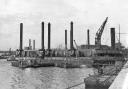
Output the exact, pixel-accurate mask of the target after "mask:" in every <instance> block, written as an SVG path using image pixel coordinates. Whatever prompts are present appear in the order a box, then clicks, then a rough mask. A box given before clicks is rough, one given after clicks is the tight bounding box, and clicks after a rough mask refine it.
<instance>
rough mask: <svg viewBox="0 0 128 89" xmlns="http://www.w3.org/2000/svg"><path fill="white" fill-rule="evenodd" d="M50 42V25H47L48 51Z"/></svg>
mask: <svg viewBox="0 0 128 89" xmlns="http://www.w3.org/2000/svg"><path fill="white" fill-rule="evenodd" d="M50 41H51V24H50V23H48V49H49V50H50V48H51V47H50V45H51V43H50Z"/></svg>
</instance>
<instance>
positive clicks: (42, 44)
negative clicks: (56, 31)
mask: <svg viewBox="0 0 128 89" xmlns="http://www.w3.org/2000/svg"><path fill="white" fill-rule="evenodd" d="M41 24H42V26H41V29H42V36H41V50H44V22H42V23H41Z"/></svg>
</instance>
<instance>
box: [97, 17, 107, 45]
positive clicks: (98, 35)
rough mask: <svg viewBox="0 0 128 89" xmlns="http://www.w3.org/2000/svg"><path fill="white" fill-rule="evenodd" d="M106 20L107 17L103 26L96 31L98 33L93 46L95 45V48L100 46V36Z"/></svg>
mask: <svg viewBox="0 0 128 89" xmlns="http://www.w3.org/2000/svg"><path fill="white" fill-rule="evenodd" d="M107 20H108V17H106V19H105V21H104V22H103V24H102V25H101V26H100V28H99V29H98V31H97V33H96V37H95V45H97V46H100V45H101V36H102V33H103V31H104V27H105V25H106V22H107Z"/></svg>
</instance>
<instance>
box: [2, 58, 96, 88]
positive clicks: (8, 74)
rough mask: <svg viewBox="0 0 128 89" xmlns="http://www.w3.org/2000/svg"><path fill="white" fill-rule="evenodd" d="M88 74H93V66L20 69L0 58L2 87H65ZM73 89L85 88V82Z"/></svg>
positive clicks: (78, 81)
mask: <svg viewBox="0 0 128 89" xmlns="http://www.w3.org/2000/svg"><path fill="white" fill-rule="evenodd" d="M88 74H93V70H92V69H91V68H81V69H79V68H76V69H63V68H57V67H42V68H26V69H19V68H16V67H12V66H11V64H10V62H8V61H6V60H0V89H65V88H67V87H68V86H71V85H74V84H77V83H80V82H82V81H83V78H85V77H87V76H88ZM72 89H84V84H83V85H80V86H77V87H75V88H72Z"/></svg>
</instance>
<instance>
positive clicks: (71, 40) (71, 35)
mask: <svg viewBox="0 0 128 89" xmlns="http://www.w3.org/2000/svg"><path fill="white" fill-rule="evenodd" d="M70 25H71V28H70V49H73V48H74V47H73V22H72V21H71V23H70Z"/></svg>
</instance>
